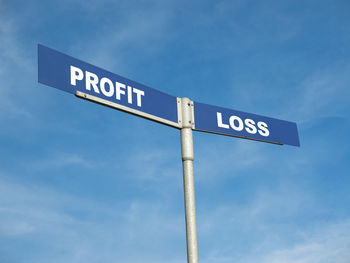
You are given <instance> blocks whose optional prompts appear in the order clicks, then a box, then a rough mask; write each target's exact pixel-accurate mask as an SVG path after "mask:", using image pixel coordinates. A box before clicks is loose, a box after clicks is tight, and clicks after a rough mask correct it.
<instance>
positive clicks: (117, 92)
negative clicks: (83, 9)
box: [38, 45, 300, 263]
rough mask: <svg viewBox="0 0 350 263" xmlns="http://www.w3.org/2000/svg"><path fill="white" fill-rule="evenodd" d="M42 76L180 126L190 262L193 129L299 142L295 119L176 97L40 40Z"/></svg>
mask: <svg viewBox="0 0 350 263" xmlns="http://www.w3.org/2000/svg"><path fill="white" fill-rule="evenodd" d="M38 81H39V82H40V83H42V84H44V85H48V86H51V87H54V88H57V89H60V90H63V91H66V92H69V93H72V94H74V95H75V96H76V97H78V98H81V99H85V100H88V101H92V102H95V103H98V104H101V105H104V106H107V107H110V108H113V109H117V110H120V111H124V112H126V113H130V114H133V115H136V116H139V117H142V118H145V119H149V120H152V121H155V122H158V123H161V124H164V125H167V126H170V127H173V128H177V129H180V134H181V157H182V167H183V183H184V201H185V218H186V241H187V262H188V263H198V246H197V226H196V205H195V192H194V176H193V160H194V155H193V135H192V130H194V131H202V132H208V133H215V134H220V135H226V136H232V137H238V138H243V139H249V140H255V141H261V142H268V143H272V144H277V145H283V144H287V145H292V146H300V143H299V136H298V130H297V125H296V123H294V122H289V121H284V120H279V119H275V118H269V117H265V116H260V115H256V114H252V113H246V112H241V111H236V110H232V109H226V108H222V107H217V106H212V105H207V104H203V103H199V102H193V101H191V100H190V99H188V98H178V97H174V96H171V95H168V94H165V93H163V92H161V91H158V90H156V89H152V88H150V87H147V86H145V85H142V84H140V83H137V82H135V81H132V80H129V79H127V78H124V77H122V76H119V75H117V74H114V73H111V72H109V71H106V70H104V69H101V68H99V67H96V66H93V65H91V64H89V63H86V62H84V61H81V60H78V59H76V58H73V57H71V56H68V55H65V54H63V53H61V52H58V51H56V50H53V49H51V48H48V47H45V46H42V45H38Z"/></svg>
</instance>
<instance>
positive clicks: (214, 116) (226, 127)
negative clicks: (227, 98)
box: [194, 102, 300, 146]
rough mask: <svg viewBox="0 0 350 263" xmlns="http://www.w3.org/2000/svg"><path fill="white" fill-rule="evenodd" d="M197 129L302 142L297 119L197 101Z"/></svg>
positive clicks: (257, 139) (271, 141)
mask: <svg viewBox="0 0 350 263" xmlns="http://www.w3.org/2000/svg"><path fill="white" fill-rule="evenodd" d="M194 121H195V124H194V130H197V131H203V132H209V133H216V134H221V135H227V136H234V137H239V138H244V139H251V140H256V141H262V142H269V143H275V144H288V145H293V146H300V143H299V136H298V130H297V125H296V123H294V122H289V121H283V120H279V119H274V118H269V117H264V116H260V115H256V114H252V113H246V112H242V111H236V110H231V109H226V108H221V107H217V106H212V105H208V104H203V103H199V102H194Z"/></svg>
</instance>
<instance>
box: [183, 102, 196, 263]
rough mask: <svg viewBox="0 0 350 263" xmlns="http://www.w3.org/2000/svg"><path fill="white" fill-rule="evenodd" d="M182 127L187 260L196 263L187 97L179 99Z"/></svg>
mask: <svg viewBox="0 0 350 263" xmlns="http://www.w3.org/2000/svg"><path fill="white" fill-rule="evenodd" d="M181 110H182V128H181V156H182V168H183V180H184V196H185V218H186V241H187V262H188V263H198V245H197V225H196V204H195V193H194V177H193V160H194V154H193V135H192V127H193V119H192V112H193V102H192V101H190V100H189V99H188V98H182V99H181Z"/></svg>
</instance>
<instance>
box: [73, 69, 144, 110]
mask: <svg viewBox="0 0 350 263" xmlns="http://www.w3.org/2000/svg"><path fill="white" fill-rule="evenodd" d="M83 79H84V72H83V71H82V70H81V69H80V68H77V67H74V66H70V84H71V85H73V86H76V85H77V80H83ZM85 88H86V90H91V89H92V90H93V91H94V92H95V93H98V94H100V93H101V92H102V94H103V95H105V96H106V97H113V96H115V98H116V99H117V100H120V99H121V96H127V100H128V103H129V104H132V103H133V97H134V96H133V94H136V105H137V106H138V107H141V106H142V101H141V100H142V96H144V95H145V92H144V91H143V90H139V89H136V88H133V87H130V86H127V85H125V84H123V83H120V82H117V81H116V82H114V83H113V82H112V81H111V80H110V79H109V78H105V77H103V78H101V79H99V78H98V76H97V75H96V74H94V73H92V72H89V71H87V70H86V71H85Z"/></svg>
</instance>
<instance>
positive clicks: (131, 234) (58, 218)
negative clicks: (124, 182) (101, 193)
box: [0, 175, 185, 262]
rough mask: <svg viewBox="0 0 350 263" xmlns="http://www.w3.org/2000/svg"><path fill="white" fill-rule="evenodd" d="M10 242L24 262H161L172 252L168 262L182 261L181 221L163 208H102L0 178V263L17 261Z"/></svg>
mask: <svg viewBox="0 0 350 263" xmlns="http://www.w3.org/2000/svg"><path fill="white" fill-rule="evenodd" d="M13 238H16V240H17V241H20V242H21V244H24V245H23V247H22V249H23V250H22V252H23V253H22V254H21V255H23V258H21V260H23V259H24V257H25V260H26V262H47V261H48V260H50V261H51V262H86V261H89V262H101V261H108V262H111V261H118V262H164V260H165V258H167V257H168V256H169V255H170V254H171V253H173V252H174V251H175V253H174V255H173V256H172V260H171V262H180V261H183V260H184V258H185V254H182V255H180V256H179V254H181V253H182V252H183V253H184V252H185V250H183V251H182V249H184V245H185V243H184V242H185V234H184V218H183V215H182V214H180V215H179V214H173V213H172V212H171V209H169V208H168V207H167V205H166V204H164V203H162V202H152V203H149V202H147V201H144V200H126V199H124V200H123V201H121V200H115V202H114V203H113V204H104V203H100V202H96V201H94V200H91V199H82V198H78V197H76V196H71V195H68V194H66V193H62V192H58V191H54V190H52V189H50V188H47V187H44V186H42V185H41V186H39V185H33V184H31V185H28V184H26V185H25V184H23V183H17V182H14V181H10V180H9V179H6V177H4V176H3V175H0V241H1V242H7V243H8V244H9V249H7V250H6V251H3V252H6V254H3V255H2V258H4V256H6V255H7V256H8V258H12V257H13V256H15V255H17V254H16V253H17V250H18V247H17V245H15V244H12V243H11V242H12V240H13ZM11 244H12V247H11ZM44 247H45V248H46V249H45V250H43V248H44ZM179 249H180V251H181V252H180V253H177V252H176V251H177V250H179ZM38 250H40V251H41V252H40V253H36V251H38ZM63 251H64V253H62V252H63ZM136 251H137V253H135V252H136ZM178 252H179V251H178ZM19 256H20V255H19ZM5 259H6V257H5Z"/></svg>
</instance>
